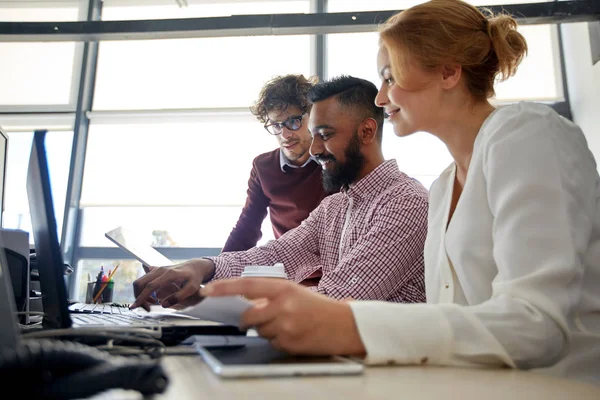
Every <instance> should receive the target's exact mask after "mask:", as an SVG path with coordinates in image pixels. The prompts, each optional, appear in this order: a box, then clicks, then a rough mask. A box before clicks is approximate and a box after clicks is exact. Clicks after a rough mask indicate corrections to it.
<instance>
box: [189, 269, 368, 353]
mask: <svg viewBox="0 0 600 400" xmlns="http://www.w3.org/2000/svg"><path fill="white" fill-rule="evenodd" d="M200 295H201V296H203V297H211V296H231V295H241V296H244V297H246V298H247V299H249V300H251V301H252V302H253V305H252V307H250V308H249V309H248V310H247V311H246V312H245V313H244V314H243V315H242V321H241V325H242V327H245V328H254V329H256V331H257V332H258V334H259V335H260V336H262V337H264V338H267V339H269V340H270V341H271V343H272V344H273V346H274V347H276V348H278V349H281V350H285V351H287V352H289V353H293V354H311V355H364V353H365V348H364V345H363V343H362V341H361V339H360V336H359V334H358V329H357V327H356V323H355V321H354V315H353V314H352V310H351V308H350V305H349V304H348V302H347V301H337V300H333V299H331V298H329V297H326V296H324V295H321V294H317V293H313V292H312V291H311V290H310V289H308V288H306V287H304V286H301V285H298V284H296V283H293V282H290V281H285V280H275V279H270V278H236V279H228V280H223V281H216V282H212V283H209V284H207V285H206V287H204V288H202V289H200Z"/></svg>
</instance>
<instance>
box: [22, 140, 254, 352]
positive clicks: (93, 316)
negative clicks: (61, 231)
mask: <svg viewBox="0 0 600 400" xmlns="http://www.w3.org/2000/svg"><path fill="white" fill-rule="evenodd" d="M45 136H46V131H35V132H34V136H33V143H32V147H31V154H30V158H29V168H28V171H27V195H28V198H29V209H30V212H31V225H32V228H33V239H34V243H35V252H36V256H37V264H38V272H39V278H40V286H41V292H42V304H43V309H44V317H43V320H42V326H43V328H48V329H61V328H63V329H64V328H81V327H85V328H86V330H88V331H89V330H90V329H99V330H100V331H106V330H107V328H111V329H112V328H115V329H130V328H140V327H142V328H148V329H153V330H157V331H160V332H161V340H162V341H163V342H164V343H165V344H178V343H179V342H180V341H182V340H184V339H185V338H187V337H189V336H191V335H203V334H208V335H244V334H245V331H241V330H239V328H238V327H237V326H233V325H226V324H221V323H217V322H214V321H205V320H200V319H189V318H188V319H186V318H169V317H164V318H148V316H147V315H144V313H145V311H143V310H141V309H140V310H138V311H132V310H128V309H127V308H123V310H121V311H122V312H120V313H118V314H117V315H115V314H107V313H92V312H73V311H71V310H70V309H69V300H68V297H67V289H66V282H65V276H64V272H63V256H62V252H61V248H60V244H59V241H58V234H57V227H56V218H55V215H54V206H53V200H52V194H51V186H50V176H49V172H48V160H47V157H46V150H45Z"/></svg>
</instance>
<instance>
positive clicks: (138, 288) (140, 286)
mask: <svg viewBox="0 0 600 400" xmlns="http://www.w3.org/2000/svg"><path fill="white" fill-rule="evenodd" d="M164 272H165V271H164V270H161V269H158V268H157V269H154V270H152V271H150V272H148V273H147V274H146V275H143V276H141V277H139V278H138V279H136V280H135V281H133V295H134V296H135V297H136V298H137V297H138V296H139V295H140V293H142V291H143V290H144V288H145V287H146V286H147V285H148V283H149V282H152V281H153V280H155V279H156V278H158V277H159V276H160V275H162V274H163V273H164Z"/></svg>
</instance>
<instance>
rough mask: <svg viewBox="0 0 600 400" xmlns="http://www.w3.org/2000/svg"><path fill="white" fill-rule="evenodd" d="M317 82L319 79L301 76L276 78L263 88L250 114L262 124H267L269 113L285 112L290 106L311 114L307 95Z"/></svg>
mask: <svg viewBox="0 0 600 400" xmlns="http://www.w3.org/2000/svg"><path fill="white" fill-rule="evenodd" d="M317 82H318V78H317V77H315V76H312V77H310V78H308V79H307V78H305V77H304V75H301V74H300V75H295V74H290V75H283V76H277V77H274V78H273V79H271V80H270V81H268V82H267V83H266V84H265V85H264V86H263V88H262V89H261V91H260V94H259V95H258V100H256V101H255V102H254V104H252V106H251V107H250V112H252V114H253V115H254V116H256V119H258V120H259V121H260V122H262V123H265V122H267V120H268V116H267V114H268V113H269V112H271V111H273V110H277V111H281V110H285V109H287V108H288V107H289V106H294V107H298V108H299V109H300V110H302V112H303V113H306V112H309V111H310V108H311V104H310V102H309V101H308V97H307V94H308V91H309V90H310V89H311V88H312V87H313V86H314V85H315V84H316V83H317Z"/></svg>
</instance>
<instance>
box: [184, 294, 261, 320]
mask: <svg viewBox="0 0 600 400" xmlns="http://www.w3.org/2000/svg"><path fill="white" fill-rule="evenodd" d="M251 305H252V303H250V302H249V301H248V300H246V299H244V298H243V297H240V296H224V297H207V298H205V299H204V300H202V301H201V302H200V303H198V304H196V305H194V306H191V307H187V308H184V309H183V310H179V311H176V312H175V313H174V314H182V315H187V316H191V317H195V318H198V319H202V320H208V321H213V322H220V323H222V324H226V325H234V326H238V327H239V325H240V318H241V316H242V314H243V313H244V311H246V310H247V309H248V308H249V307H250V306H251Z"/></svg>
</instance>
